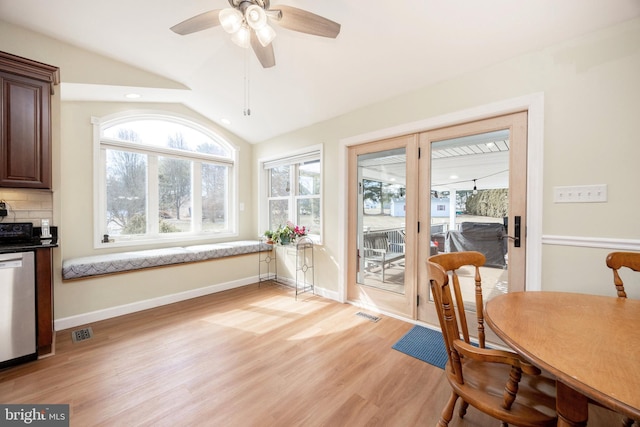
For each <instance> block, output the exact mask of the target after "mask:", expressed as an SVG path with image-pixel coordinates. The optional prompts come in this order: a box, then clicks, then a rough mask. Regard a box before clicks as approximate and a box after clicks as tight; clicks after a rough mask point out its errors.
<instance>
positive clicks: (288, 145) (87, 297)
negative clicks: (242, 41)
mask: <svg viewBox="0 0 640 427" xmlns="http://www.w3.org/2000/svg"><path fill="white" fill-rule="evenodd" d="M0 50H4V51H8V52H11V53H14V54H17V55H21V56H26V57H30V58H32V59H35V60H39V61H42V62H46V63H50V64H53V65H57V66H59V67H60V68H61V78H62V81H63V82H73V83H108V84H118V85H134V86H143V85H155V86H156V87H173V88H178V87H182V86H181V85H180V84H179V83H177V82H172V81H170V80H167V79H164V78H162V77H159V76H156V75H154V74H151V73H148V72H145V71H142V70H139V69H135V68H132V67H129V66H126V65H124V64H121V63H118V62H115V61H111V60H109V59H108V58H104V57H100V56H97V55H95V54H93V53H90V52H86V51H83V50H81V49H77V48H73V47H71V46H68V45H65V44H63V43H60V42H57V41H55V40H51V39H48V38H46V37H42V36H39V35H37V34H33V33H30V32H26V31H24V30H21V29H19V28H16V27H13V26H10V25H8V24H3V23H2V22H0ZM638 75H640V20H634V21H632V22H629V23H626V24H623V25H620V26H617V27H614V28H611V29H609V30H606V31H604V32H599V33H597V34H590V35H587V36H585V37H582V38H580V39H578V40H574V41H572V42H570V43H565V44H562V45H559V46H553V47H550V48H547V49H544V50H541V51H537V52H531V53H530V54H527V55H523V56H521V57H518V58H514V59H512V60H510V61H506V62H504V63H501V64H497V65H495V66H493V67H489V68H485V69H482V70H477V71H476V72H474V73H469V74H466V75H463V76H460V77H456V78H453V79H451V80H449V81H445V82H442V83H440V84H437V85H434V86H431V87H427V88H424V89H422V90H417V91H414V92H412V93H409V94H406V95H403V96H399V97H396V98H393V99H390V100H387V101H384V102H381V103H377V104H374V105H371V106H369V107H366V108H363V109H360V110H357V111H354V112H352V113H350V114H346V115H343V116H340V117H337V118H335V119H332V120H329V121H326V122H322V123H318V124H315V125H313V126H311V127H308V128H305V129H301V130H298V131H295V132H292V133H290V134H287V135H283V136H281V137H278V138H274V139H273V140H270V141H267V142H265V143H262V144H258V145H256V146H250V145H248V144H246V143H245V142H244V141H242V140H240V139H238V138H235V137H234V136H233V135H228V134H225V133H224V130H222V129H218V128H217V127H216V125H215V124H213V123H210V122H207V121H206V120H205V119H203V118H202V117H200V116H199V115H197V114H195V113H194V112H193V111H191V110H189V109H188V108H186V107H184V106H182V105H167V104H153V105H144V104H142V105H141V104H135V106H134V108H136V109H141V108H146V109H155V110H164V111H173V112H177V113H180V114H184V115H187V116H189V117H193V118H194V119H196V120H199V121H204V122H206V123H207V125H208V126H210V127H212V128H213V129H216V130H217V131H219V132H221V133H223V134H225V135H226V136H227V137H228V138H229V139H230V140H231V142H232V143H234V144H236V145H237V146H239V147H240V161H239V168H240V192H239V199H240V200H239V201H240V202H242V203H244V204H245V210H244V212H242V213H241V215H240V231H241V235H240V236H239V237H240V238H253V237H255V236H256V235H257V229H256V224H257V209H256V207H257V206H258V178H257V173H256V170H257V165H258V159H261V158H266V157H272V156H275V155H278V154H282V153H286V152H288V151H291V150H298V149H299V148H300V147H303V146H309V145H315V144H323V146H324V163H323V167H324V183H323V186H324V206H323V210H324V224H323V225H324V240H325V244H324V246H321V247H318V248H317V251H316V264H317V276H316V283H317V285H318V286H319V287H320V288H321V289H324V290H325V291H326V294H332V293H335V295H337V294H338V290H339V289H338V283H339V281H340V277H341V275H342V274H343V273H342V271H343V267H342V266H341V265H340V253H341V246H340V245H341V244H342V243H341V242H342V239H341V236H340V232H339V224H340V218H339V216H338V212H342V211H343V208H344V207H343V206H342V205H341V201H340V200H339V197H338V193H337V192H336V191H334V189H337V188H340V186H342V185H343V183H341V182H339V176H340V175H339V174H338V173H335V171H336V168H337V166H338V162H339V148H340V141H341V140H343V139H345V138H350V137H353V136H357V135H360V134H364V133H368V132H374V131H378V130H380V129H386V128H390V127H393V126H399V125H402V124H405V123H411V122H416V121H421V120H425V119H428V118H431V117H437V116H440V115H445V114H449V113H455V112H457V111H461V110H464V109H468V108H474V107H478V106H482V105H486V104H490V103H493V102H498V101H502V100H505V99H511V98H517V97H521V96H523V95H528V94H531V93H539V92H542V93H544V99H545V105H544V109H545V111H544V167H543V168H542V169H541V170H540V171H536V172H537V173H540V174H543V176H544V194H543V203H544V206H543V214H544V218H543V241H544V236H549V235H554V236H556V235H559V236H565V237H567V238H569V239H570V238H600V239H602V240H603V241H605V243H606V242H608V243H606V244H608V245H609V246H612V247H615V246H616V245H618V244H630V247H632V248H640V244H638V243H637V242H639V241H640V223H639V222H638V221H637V212H640V198H639V197H638V196H637V195H638V190H637V183H638V181H639V178H640V169H639V168H638V165H637V163H638V158H640V144H639V139H638V133H637V132H636V122H637V120H638V117H640V106H639V104H638V99H640V79H639V78H638ZM57 97H58V95H56V98H54V129H53V135H54V189H53V208H54V213H53V215H54V222H53V225H58V226H59V227H60V235H61V247H60V248H59V249H58V250H56V255H55V260H54V264H55V272H54V277H55V316H56V318H57V319H61V318H67V317H72V316H78V315H82V314H83V313H89V312H94V311H100V310H108V309H110V308H113V307H117V306H123V305H127V304H136V303H140V302H141V301H146V300H153V299H158V298H162V297H165V296H167V295H172V294H176V293H180V292H190V291H193V290H197V289H199V288H204V287H208V286H212V285H216V284H221V283H230V282H234V281H238V280H241V279H242V278H244V277H247V276H249V275H250V274H249V273H247V272H250V271H254V270H255V271H256V273H252V274H251V275H255V274H257V259H254V257H252V256H243V257H236V258H231V259H228V260H216V261H211V262H204V263H199V264H192V265H188V266H181V267H175V268H174V267H171V268H160V269H155V270H149V271H145V272H138V273H131V274H122V275H115V276H111V277H103V278H99V279H91V280H80V281H75V282H62V280H61V275H60V268H61V264H62V260H63V259H66V258H69V257H75V256H84V255H91V254H94V253H95V252H96V251H95V250H94V249H93V248H92V245H91V236H92V231H93V228H92V221H93V211H92V206H93V194H92V178H93V172H92V140H91V124H90V121H89V120H90V117H91V116H98V117H100V116H103V115H108V114H113V113H116V112H119V111H123V110H125V109H127V108H130V107H132V104H129V103H91V102H61V101H60V100H59V98H57ZM577 184H608V185H609V201H608V202H607V203H604V204H573V205H566V204H564V205H560V204H554V203H553V201H552V194H553V187H554V186H562V185H577ZM634 245H635V246H634ZM541 250H542V254H543V272H542V276H543V284H542V287H543V289H553V290H569V291H584V292H592V293H604V294H609V295H613V293H612V291H611V288H610V286H611V285H610V283H611V276H610V274H609V272H608V271H607V270H606V268H605V267H604V256H605V255H606V253H607V252H609V250H610V249H608V248H589V247H575V246H573V245H565V246H561V245H551V244H546V243H545V244H543V246H542V248H541ZM634 280H635V281H636V284H639V283H640V281H638V280H637V279H634V278H630V279H629V281H630V282H631V283H633V281H634ZM637 288H638V289H639V290H640V286H637Z"/></svg>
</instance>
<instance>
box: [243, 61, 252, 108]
mask: <svg viewBox="0 0 640 427" xmlns="http://www.w3.org/2000/svg"><path fill="white" fill-rule="evenodd" d="M249 89H250V87H249V49H245V55H244V115H245V116H250V115H251V106H250V98H249Z"/></svg>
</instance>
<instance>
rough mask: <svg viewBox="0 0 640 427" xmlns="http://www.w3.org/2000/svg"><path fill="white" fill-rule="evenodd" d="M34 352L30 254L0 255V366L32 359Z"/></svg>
mask: <svg viewBox="0 0 640 427" xmlns="http://www.w3.org/2000/svg"><path fill="white" fill-rule="evenodd" d="M36 353H37V350H36V290H35V269H34V254H33V252H13V253H5V254H0V368H3V367H6V366H10V365H14V364H17V363H21V362H25V361H27V360H35V359H36V358H37V354H36Z"/></svg>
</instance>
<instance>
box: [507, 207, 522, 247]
mask: <svg viewBox="0 0 640 427" xmlns="http://www.w3.org/2000/svg"><path fill="white" fill-rule="evenodd" d="M521 223H522V217H521V216H520V215H517V216H515V217H514V220H513V236H502V238H503V239H511V240H513V246H514V247H516V248H519V247H520V230H521Z"/></svg>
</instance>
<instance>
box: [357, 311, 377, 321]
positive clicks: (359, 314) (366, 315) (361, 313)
mask: <svg viewBox="0 0 640 427" xmlns="http://www.w3.org/2000/svg"><path fill="white" fill-rule="evenodd" d="M356 316H360V317H364V318H365V319H367V320H370V321H371V322H377V321H378V320H380V318H379V317H378V316H373V315H371V314H368V313H363V312H361V311H359V312H357V313H356Z"/></svg>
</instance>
